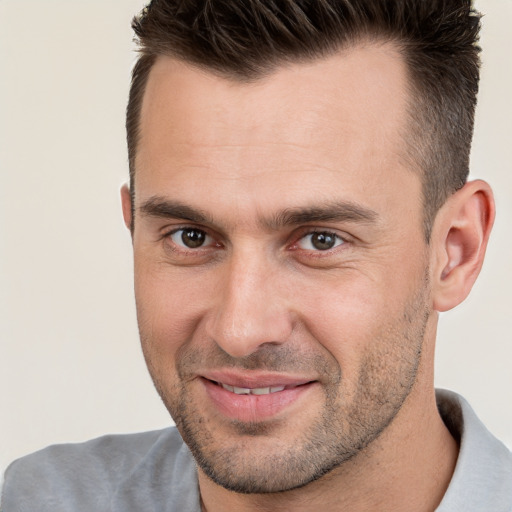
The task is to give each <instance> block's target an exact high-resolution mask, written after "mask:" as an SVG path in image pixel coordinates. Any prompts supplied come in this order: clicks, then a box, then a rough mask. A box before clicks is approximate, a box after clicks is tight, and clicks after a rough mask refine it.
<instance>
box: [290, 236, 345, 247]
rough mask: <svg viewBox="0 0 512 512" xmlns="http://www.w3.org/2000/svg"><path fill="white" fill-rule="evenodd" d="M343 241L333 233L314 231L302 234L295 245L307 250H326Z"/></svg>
mask: <svg viewBox="0 0 512 512" xmlns="http://www.w3.org/2000/svg"><path fill="white" fill-rule="evenodd" d="M343 243H344V241H343V240H342V239H341V238H340V237H339V236H338V235H336V234H335V233H330V232H329V231H314V232H313V233H308V234H307V235H306V236H303V237H302V238H301V239H300V240H299V242H298V243H297V246H298V247H299V248H300V249H305V250H308V251H328V250H329V249H333V248H334V247H337V246H338V245H341V244H343Z"/></svg>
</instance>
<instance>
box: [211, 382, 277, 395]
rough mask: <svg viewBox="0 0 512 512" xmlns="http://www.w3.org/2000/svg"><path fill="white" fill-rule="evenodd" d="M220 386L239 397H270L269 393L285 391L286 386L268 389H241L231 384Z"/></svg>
mask: <svg viewBox="0 0 512 512" xmlns="http://www.w3.org/2000/svg"><path fill="white" fill-rule="evenodd" d="M220 385H221V386H222V387H223V388H224V389H226V390H227V391H231V392H232V393H235V394H237V395H268V394H269V393H277V392H278V391H283V389H284V386H274V387H268V388H252V389H251V388H239V387H237V386H230V385H229V384H222V383H220Z"/></svg>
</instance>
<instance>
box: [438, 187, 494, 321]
mask: <svg viewBox="0 0 512 512" xmlns="http://www.w3.org/2000/svg"><path fill="white" fill-rule="evenodd" d="M494 214H495V207H494V199H493V194H492V190H491V188H490V186H489V185H488V184H487V183H486V182H485V181H482V180H476V181H472V182H469V183H466V185H464V187H463V188H461V189H460V190H458V191H457V192H456V193H455V194H453V195H452V196H451V197H450V198H449V199H448V200H447V201H446V203H445V204H444V205H443V206H442V208H441V209H440V210H439V212H438V214H437V216H436V220H435V223H434V228H433V231H432V238H431V247H432V256H433V261H432V264H431V269H432V291H433V301H434V309H435V310H437V311H448V310H449V309H452V308H454V307H455V306H457V305H458V304H460V303H461V302H462V301H463V300H464V299H465V298H466V297H467V296H468V294H469V292H470V291H471V288H472V287H473V284H474V283H475V281H476V278H477V276H478V274H479V273H480V269H481V268H482V264H483V261H484V256H485V250H486V248H487V242H488V240H489V235H490V233H491V229H492V225H493V222H494Z"/></svg>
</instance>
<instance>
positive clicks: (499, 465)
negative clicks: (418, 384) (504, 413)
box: [437, 390, 512, 512]
mask: <svg viewBox="0 0 512 512" xmlns="http://www.w3.org/2000/svg"><path fill="white" fill-rule="evenodd" d="M437 401H438V408H439V412H440V413H441V416H442V418H443V420H444V422H445V424H446V426H447V427H448V429H449V430H450V431H451V433H452V435H453V436H454V437H455V439H457V441H458V442H459V445H460V449H459V456H458V459H457V464H456V467H455V472H454V474H453V477H452V480H451V482H450V485H449V487H448V490H447V492H446V494H445V496H444V499H443V501H442V502H441V505H440V507H439V508H438V511H439V512H444V511H446V512H448V511H453V510H471V511H472V512H487V511H489V510H492V511H493V512H509V511H510V510H512V453H511V452H510V450H509V449H508V448H507V447H506V446H505V445H504V444H503V443H502V442H501V441H499V440H498V439H496V438H495V437H494V436H493V435H492V434H491V433H490V432H489V431H488V430H487V428H486V427H485V426H484V425H483V423H482V422H481V421H480V420H479V419H478V417H477V416H476V414H475V412H474V411H473V409H472V408H471V407H470V405H469V404H468V403H467V402H466V400H464V398H462V397H461V396H460V395H457V394H455V393H453V392H449V391H445V390H438V391H437Z"/></svg>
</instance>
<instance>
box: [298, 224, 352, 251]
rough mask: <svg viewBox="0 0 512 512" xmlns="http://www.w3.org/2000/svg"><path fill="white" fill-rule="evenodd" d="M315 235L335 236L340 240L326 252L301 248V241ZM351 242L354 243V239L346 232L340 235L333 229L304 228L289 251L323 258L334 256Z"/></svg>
mask: <svg viewBox="0 0 512 512" xmlns="http://www.w3.org/2000/svg"><path fill="white" fill-rule="evenodd" d="M315 233H325V234H329V235H333V236H334V237H336V238H337V239H338V241H339V242H338V243H336V245H334V246H333V247H331V248H330V249H325V250H321V249H304V248H302V247H300V246H299V242H300V241H301V240H304V239H305V238H306V237H308V236H312V235H314V234H315ZM351 241H352V238H351V237H350V236H349V235H347V234H346V233H344V232H343V233H340V232H339V231H337V230H336V229H333V228H319V227H304V228H301V229H300V230H299V232H298V233H296V235H295V236H294V241H293V242H292V244H291V245H290V246H289V249H291V250H297V251H303V252H306V253H311V254H314V255H315V257H318V256H322V255H324V256H328V255H330V254H332V253H333V251H336V250H339V249H340V248H341V247H343V246H345V245H346V244H348V243H350V242H351Z"/></svg>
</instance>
